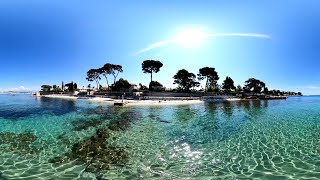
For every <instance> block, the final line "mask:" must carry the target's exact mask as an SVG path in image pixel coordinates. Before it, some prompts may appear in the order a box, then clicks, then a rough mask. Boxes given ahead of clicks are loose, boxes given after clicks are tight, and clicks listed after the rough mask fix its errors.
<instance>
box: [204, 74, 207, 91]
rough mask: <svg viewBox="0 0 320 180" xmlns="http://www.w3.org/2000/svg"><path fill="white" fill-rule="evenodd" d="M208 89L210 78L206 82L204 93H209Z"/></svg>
mask: <svg viewBox="0 0 320 180" xmlns="http://www.w3.org/2000/svg"><path fill="white" fill-rule="evenodd" d="M207 88H208V77H207V81H206V86H205V87H204V92H207Z"/></svg>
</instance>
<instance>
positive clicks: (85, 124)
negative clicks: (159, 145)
mask: <svg viewBox="0 0 320 180" xmlns="http://www.w3.org/2000/svg"><path fill="white" fill-rule="evenodd" d="M102 123H103V120H98V119H91V120H84V119H80V120H77V121H72V125H73V130H74V131H81V130H87V129H89V128H90V127H97V126H99V125H101V124H102Z"/></svg>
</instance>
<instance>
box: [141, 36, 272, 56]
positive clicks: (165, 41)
mask: <svg viewBox="0 0 320 180" xmlns="http://www.w3.org/2000/svg"><path fill="white" fill-rule="evenodd" d="M204 36H205V37H228V36H229V37H252V38H264V39H269V38H271V36H270V35H268V34H256V33H213V34H210V33H207V34H204ZM176 42H177V38H172V39H169V40H164V41H158V42H155V43H153V44H151V45H149V46H147V47H145V48H143V49H141V50H139V51H138V52H136V53H135V54H136V55H139V54H141V53H144V52H147V51H150V50H152V49H155V48H159V47H163V46H167V45H169V44H172V43H176Z"/></svg>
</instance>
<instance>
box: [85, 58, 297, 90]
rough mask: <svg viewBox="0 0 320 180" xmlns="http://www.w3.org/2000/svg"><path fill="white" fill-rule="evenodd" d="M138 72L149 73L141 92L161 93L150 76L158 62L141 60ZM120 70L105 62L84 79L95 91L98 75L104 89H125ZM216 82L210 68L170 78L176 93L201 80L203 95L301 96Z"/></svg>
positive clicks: (253, 83)
mask: <svg viewBox="0 0 320 180" xmlns="http://www.w3.org/2000/svg"><path fill="white" fill-rule="evenodd" d="M141 66H142V72H143V73H148V74H150V83H149V86H148V87H147V86H144V85H142V84H141V83H140V84H139V86H140V89H141V90H151V91H152V90H155V89H158V90H159V88H160V90H161V89H162V90H164V88H162V87H163V86H162V84H161V83H159V82H158V81H154V78H153V75H154V74H155V73H158V72H159V71H160V69H161V68H162V67H163V63H161V62H160V61H159V60H144V61H143V62H142V64H141ZM122 72H123V69H122V66H121V65H116V64H110V63H107V64H105V65H104V66H103V67H101V68H98V69H90V70H89V71H88V72H87V77H86V79H87V80H88V81H95V82H96V84H97V88H98V89H99V88H100V87H102V86H101V85H100V80H101V76H103V77H105V79H106V82H107V87H108V88H109V87H111V89H115V90H118V89H125V88H129V87H130V86H131V85H130V83H129V82H128V81H127V80H124V79H122V78H120V79H119V80H118V81H116V79H117V76H118V74H119V73H122ZM109 75H112V76H113V84H112V85H109V80H108V76H109ZM219 79H220V77H219V75H218V72H217V71H216V69H215V68H214V67H203V68H200V69H199V71H198V73H197V74H194V73H192V72H189V71H188V70H186V69H180V70H178V72H177V73H176V74H175V75H174V76H173V80H174V81H173V84H176V85H177V86H178V87H177V89H175V90H176V91H177V92H193V91H197V90H196V89H195V88H196V87H199V86H200V82H201V81H205V86H204V88H202V89H200V90H199V91H203V92H214V93H218V94H241V93H242V94H249V93H251V94H261V93H264V94H269V95H301V92H298V93H296V92H285V91H280V90H270V91H269V89H268V87H267V86H266V84H265V83H264V82H263V81H261V80H258V79H255V78H249V79H248V80H247V81H245V83H244V86H243V87H241V86H240V85H238V86H237V87H236V86H235V84H234V81H233V79H232V78H231V77H229V76H227V77H226V78H225V79H224V80H223V83H222V84H221V85H220V84H218V80H219Z"/></svg>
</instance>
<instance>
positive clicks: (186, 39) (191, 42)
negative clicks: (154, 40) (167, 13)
mask: <svg viewBox="0 0 320 180" xmlns="http://www.w3.org/2000/svg"><path fill="white" fill-rule="evenodd" d="M207 37H208V34H207V33H205V32H203V31H202V30H201V29H187V30H184V31H182V32H180V33H178V35H177V36H176V38H175V39H174V40H175V42H177V43H178V44H180V45H182V46H184V47H187V48H193V47H196V46H199V45H200V44H201V43H202V42H203V41H204V40H205V39H206V38H207Z"/></svg>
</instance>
